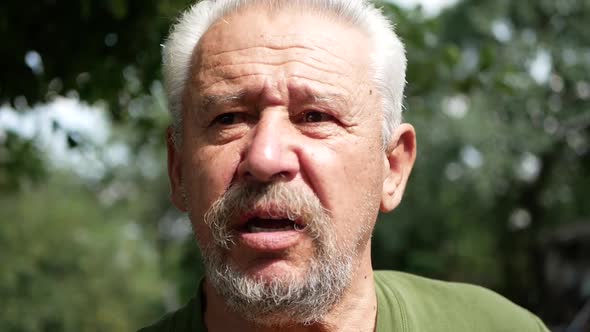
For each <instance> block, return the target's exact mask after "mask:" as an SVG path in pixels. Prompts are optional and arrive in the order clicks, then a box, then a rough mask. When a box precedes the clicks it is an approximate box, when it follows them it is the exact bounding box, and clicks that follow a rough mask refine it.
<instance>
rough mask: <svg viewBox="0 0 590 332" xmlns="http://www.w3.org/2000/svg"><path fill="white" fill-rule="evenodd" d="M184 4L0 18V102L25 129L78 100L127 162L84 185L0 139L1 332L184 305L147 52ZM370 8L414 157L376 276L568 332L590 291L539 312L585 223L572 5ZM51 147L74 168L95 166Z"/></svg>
mask: <svg viewBox="0 0 590 332" xmlns="http://www.w3.org/2000/svg"><path fill="white" fill-rule="evenodd" d="M188 4H189V1H181V0H176V1H174V0H167V1H158V2H152V1H138V0H109V1H90V0H84V1H78V2H75V3H66V2H58V1H55V0H44V1H38V2H35V3H32V4H30V3H24V2H17V1H3V2H2V3H0V36H2V37H3V39H4V40H5V43H8V45H10V48H5V50H3V52H2V64H3V70H2V71H0V101H1V102H8V103H10V105H11V106H12V107H13V108H14V109H15V110H16V112H18V113H20V114H24V113H27V112H33V111H32V110H31V107H32V106H33V105H35V104H37V103H43V102H48V101H51V100H53V99H54V98H55V97H56V96H58V95H68V96H70V97H74V98H75V97H77V96H79V97H80V99H81V100H83V101H85V102H88V103H93V104H95V105H97V106H99V107H103V108H104V109H107V110H108V111H109V115H110V117H109V118H110V119H111V122H112V133H111V137H110V138H109V141H108V145H109V146H112V145H113V144H119V145H124V146H126V147H127V150H126V151H127V153H128V155H129V160H128V161H127V163H126V164H124V165H116V166H112V165H111V166H109V164H108V163H105V166H104V167H103V170H104V173H103V174H101V175H100V177H98V178H97V177H91V178H90V179H89V178H85V177H83V176H80V175H79V174H78V173H76V172H74V171H71V172H70V173H68V172H67V171H64V169H63V168H59V167H56V166H55V165H53V164H52V163H50V162H48V156H47V154H46V152H45V151H43V145H42V144H39V142H38V138H37V137H33V138H31V137H25V136H20V135H19V134H18V132H13V131H8V130H4V132H2V130H3V129H1V128H0V220H2V222H3V225H2V227H1V228H0V262H2V265H1V268H0V269H1V270H0V271H1V273H0V298H1V299H2V301H1V302H2V310H0V330H2V331H87V330H88V331H94V330H97V331H98V330H112V331H119V330H130V329H133V328H136V327H138V326H140V325H142V324H145V323H146V322H149V321H151V320H153V319H155V318H156V317H158V315H159V314H160V313H162V312H163V311H164V310H168V309H171V308H173V307H175V306H177V305H179V304H180V303H182V302H183V301H185V300H186V299H187V298H188V297H189V296H190V295H191V293H192V291H193V290H194V289H195V287H196V284H197V280H198V278H199V275H201V274H202V267H201V266H200V264H199V263H198V251H197V249H196V246H195V245H194V243H193V241H192V238H191V236H190V235H189V234H190V228H189V226H188V225H187V223H186V221H183V220H182V216H180V215H179V214H178V212H176V211H174V210H173V209H172V208H171V206H170V204H169V202H168V199H167V180H166V172H165V151H164V131H165V127H166V124H167V121H168V120H167V115H166V112H165V106H164V105H165V102H164V99H163V95H162V91H161V84H160V83H159V80H160V73H159V69H160V68H159V67H160V65H159V63H160V44H161V43H162V41H163V39H164V38H165V35H166V32H167V29H168V27H169V25H170V23H171V22H172V19H173V17H174V16H175V15H176V13H177V12H178V11H179V10H180V9H183V8H185V7H186V6H187V5H188ZM382 5H383V7H384V10H385V11H386V13H387V14H388V15H389V16H390V17H392V20H393V21H394V22H395V25H396V29H397V32H398V34H399V35H400V36H401V37H402V39H403V40H404V42H405V43H406V45H407V54H408V60H409V67H408V75H407V80H408V88H407V91H406V97H407V98H406V102H405V109H406V112H405V118H406V120H407V121H408V122H410V123H412V124H414V126H415V127H416V129H417V132H418V148H419V153H418V160H417V164H416V167H415V170H414V172H413V175H412V177H411V180H410V183H409V186H408V189H407V192H406V195H405V198H404V202H403V203H402V205H401V207H400V208H398V209H397V210H396V211H394V212H393V213H391V214H389V215H382V216H380V218H379V219H380V220H379V222H378V225H377V230H376V232H375V235H374V238H373V259H374V265H375V267H376V268H380V269H397V270H404V271H409V272H414V273H418V274H422V275H426V276H431V277H438V278H444V279H449V280H458V281H468V282H474V283H478V284H482V285H485V286H488V287H491V288H493V289H495V290H497V291H499V292H501V293H502V294H504V295H505V296H507V297H509V298H510V299H512V300H514V301H516V302H517V303H519V304H521V305H523V306H525V307H527V308H529V309H531V310H533V311H534V312H536V313H539V314H541V316H542V317H543V318H544V319H546V320H548V321H549V322H550V323H552V324H567V322H568V321H571V319H572V318H573V315H574V314H575V312H576V310H578V309H579V308H580V301H581V300H582V299H583V298H584V296H588V294H583V291H582V290H583V289H590V280H587V279H584V280H583V282H584V283H583V285H581V286H580V287H579V288H575V287H574V288H572V289H571V290H570V291H571V293H568V294H572V297H571V298H570V299H569V300H568V301H569V302H557V300H556V299H557V298H558V297H557V294H556V293H555V292H556V290H555V289H556V288H555V287H553V286H552V284H550V283H549V281H548V280H547V278H546V274H547V265H546V262H545V258H546V255H547V250H548V249H547V247H546V245H545V242H544V240H543V239H545V238H547V235H548V234H552V233H553V232H554V231H555V230H556V229H559V228H560V227H563V226H564V225H565V226H567V225H568V224H573V223H577V224H579V223H586V224H587V223H588V217H589V215H590V205H588V204H587V202H588V200H587V197H586V196H587V195H588V188H590V174H589V172H590V153H589V149H590V137H589V136H590V135H589V134H590V129H589V127H590V112H588V108H589V105H590V102H589V101H590V79H589V76H588V73H589V72H590V47H589V46H588V45H590V34H588V33H587V29H588V24H587V22H586V21H587V17H590V3H589V2H588V1H583V0H563V1H548V0H547V1H546V0H538V1H532V2H523V1H509V0H498V1H494V2H484V1H476V0H465V1H462V2H459V3H458V4H457V5H456V6H454V7H452V8H450V9H448V10H446V11H444V12H442V13H441V15H439V16H436V17H426V16H424V14H423V12H422V11H421V10H419V9H418V10H402V9H400V8H397V7H395V6H393V5H390V4H386V3H384V4H382ZM35 54H37V56H38V59H37V58H36V56H35ZM27 58H28V61H29V64H28V65H27V63H26V61H25V59H27ZM35 60H39V61H35ZM0 112H2V111H1V110H0ZM56 130H57V131H59V130H62V129H60V128H56ZM66 134H67V135H66V136H65V137H67V140H68V144H69V146H70V148H71V151H72V153H73V154H74V153H77V152H79V151H86V152H88V151H92V152H93V153H95V154H96V155H98V156H99V162H100V156H104V155H105V150H107V147H101V146H93V145H92V144H91V143H90V142H88V141H85V140H84V138H83V136H79V135H76V133H71V132H67V133H66ZM80 137H82V138H80ZM578 254H580V253H578ZM581 254H582V257H584V255H583V253H581ZM586 254H588V253H586ZM585 257H588V255H586V256H585ZM582 260H584V259H582ZM585 262H587V258H586V261H585ZM575 286H576V287H577V284H576V285H575ZM572 287H573V286H572ZM547 303H551V304H550V305H548V304H547Z"/></svg>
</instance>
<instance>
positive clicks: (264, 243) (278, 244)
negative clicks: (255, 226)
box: [238, 230, 304, 251]
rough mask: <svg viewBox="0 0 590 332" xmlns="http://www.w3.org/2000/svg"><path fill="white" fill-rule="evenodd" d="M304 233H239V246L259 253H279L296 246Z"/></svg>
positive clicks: (290, 231) (291, 231) (293, 231)
mask: <svg viewBox="0 0 590 332" xmlns="http://www.w3.org/2000/svg"><path fill="white" fill-rule="evenodd" d="M303 236H304V233H301V232H297V231H295V230H289V231H281V232H259V233H246V232H241V233H240V235H239V236H238V241H239V243H240V244H242V245H244V246H246V247H248V248H251V249H254V250H259V251H280V250H285V249H288V248H290V247H292V246H294V245H296V244H297V243H298V242H299V241H301V239H302V238H303Z"/></svg>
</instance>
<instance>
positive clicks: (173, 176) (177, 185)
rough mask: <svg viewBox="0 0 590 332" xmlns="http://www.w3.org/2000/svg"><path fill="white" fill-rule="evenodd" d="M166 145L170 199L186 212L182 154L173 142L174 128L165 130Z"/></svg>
mask: <svg viewBox="0 0 590 332" xmlns="http://www.w3.org/2000/svg"><path fill="white" fill-rule="evenodd" d="M166 147H167V149H168V180H169V181H170V200H171V201H172V204H174V206H176V208H177V209H179V210H180V211H183V212H186V211H187V207H186V202H185V199H184V193H183V187H182V163H181V161H182V155H181V150H180V148H179V147H177V146H176V145H175V143H174V130H173V129H172V127H168V129H167V130H166Z"/></svg>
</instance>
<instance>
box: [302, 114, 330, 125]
mask: <svg viewBox="0 0 590 332" xmlns="http://www.w3.org/2000/svg"><path fill="white" fill-rule="evenodd" d="M333 119H334V117H333V116H331V115H330V114H326V113H323V112H320V111H308V112H305V113H304V114H303V121H304V122H307V123H314V122H324V121H331V120H333Z"/></svg>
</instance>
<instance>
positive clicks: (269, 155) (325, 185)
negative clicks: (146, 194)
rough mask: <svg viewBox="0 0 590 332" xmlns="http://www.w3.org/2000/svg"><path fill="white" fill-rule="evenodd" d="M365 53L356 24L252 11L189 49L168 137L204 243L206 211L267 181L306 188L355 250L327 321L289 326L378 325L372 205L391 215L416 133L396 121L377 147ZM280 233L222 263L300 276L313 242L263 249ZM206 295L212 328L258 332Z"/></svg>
mask: <svg viewBox="0 0 590 332" xmlns="http://www.w3.org/2000/svg"><path fill="white" fill-rule="evenodd" d="M369 52H370V41H369V39H368V38H367V36H366V35H365V34H364V33H363V32H362V31H359V30H358V29H356V28H354V27H352V26H349V25H347V24H345V23H341V22H338V21H335V20H332V19H326V18H325V17H323V18H321V17H318V16H315V15H311V14H309V13H306V14H302V13H297V12H294V11H281V12H278V13H277V12H274V13H266V12H264V11H262V10H261V9H258V10H256V9H248V10H243V11H241V12H239V13H237V14H233V15H231V16H228V17H225V18H223V19H222V20H219V21H217V22H216V23H215V24H214V25H213V26H212V27H211V28H210V29H209V30H208V32H207V33H206V34H205V35H204V36H203V38H202V39H201V41H200V43H199V44H198V45H197V47H196V49H195V52H194V55H193V66H192V68H193V69H192V72H191V75H190V79H189V82H188V88H187V90H186V91H185V95H184V100H183V106H184V112H183V116H184V122H183V134H182V140H183V141H182V145H181V146H180V147H174V146H173V145H172V143H171V142H169V175H170V181H171V187H172V201H173V202H174V204H175V205H176V206H177V207H178V208H179V209H181V210H183V211H188V212H189V215H190V219H191V222H192V224H193V227H194V230H195V233H196V236H197V240H198V243H199V246H200V247H201V248H207V247H208V246H210V245H211V243H212V237H211V230H210V229H209V227H208V225H206V224H205V223H204V222H203V215H204V214H205V213H206V211H207V209H208V208H209V207H210V206H211V205H212V204H213V202H214V201H215V200H217V199H218V198H219V197H220V196H221V195H222V194H223V193H224V192H225V191H226V190H227V188H228V187H229V186H230V185H231V184H232V183H237V182H273V181H284V182H286V183H288V184H289V185H290V186H293V187H294V188H295V187H306V188H308V189H310V190H311V191H312V192H313V193H314V194H315V195H316V196H317V197H318V198H319V200H320V202H321V204H322V205H323V207H324V208H325V209H326V210H327V211H328V213H329V215H330V218H331V221H332V223H333V224H332V226H333V227H332V229H333V230H334V233H335V234H333V237H334V238H335V239H336V243H337V244H339V245H340V246H343V247H344V246H353V247H354V252H355V269H354V272H353V274H354V275H353V278H352V279H353V280H352V283H351V285H350V287H349V289H348V290H347V293H346V294H345V296H344V298H343V300H342V302H343V303H341V305H339V306H337V307H336V308H334V310H333V311H332V312H331V313H330V315H329V317H326V318H325V322H324V324H318V325H317V326H313V325H312V326H291V327H289V328H291V329H293V330H297V329H300V328H301V329H312V330H313V329H320V330H321V329H328V330H329V329H336V330H339V331H342V330H346V329H351V330H354V331H359V330H372V329H373V327H374V322H375V312H376V311H375V310H376V300H375V294H374V288H373V284H372V283H373V281H372V268H371V263H370V234H371V231H372V230H373V227H374V223H375V221H376V218H377V213H378V211H379V209H380V208H381V210H382V211H390V210H392V209H393V208H395V206H397V204H398V203H399V201H400V200H401V196H402V194H403V190H404V187H405V184H406V181H407V178H408V176H409V173H410V170H411V167H412V164H413V161H414V158H415V134H414V131H413V128H412V127H411V126H410V125H407V124H402V125H400V126H399V127H398V128H397V129H396V130H395V132H394V134H393V137H391V139H390V144H389V146H386V147H383V146H382V139H381V122H382V114H381V101H380V97H379V95H378V93H377V92H376V89H375V86H374V84H373V82H372V81H371V75H372V73H371V69H370V58H369ZM170 136H171V135H169V137H170ZM236 222H237V221H236ZM283 240H285V239H284V238H281V237H259V238H254V239H253V240H252V241H253V242H251V241H250V242H249V241H242V240H240V238H238V240H237V241H236V243H235V245H233V246H232V247H231V248H230V249H229V250H228V251H227V253H226V257H225V259H226V260H227V261H228V262H229V263H230V264H232V265H233V266H234V267H235V268H236V269H238V270H240V271H242V272H243V273H245V274H247V275H251V276H252V277H255V278H260V279H262V280H265V279H268V280H271V279H276V278H281V276H288V275H295V276H297V277H299V278H305V273H306V271H307V270H308V265H309V261H310V259H313V258H314V257H313V255H314V247H313V241H312V239H311V238H310V237H309V236H307V235H306V233H304V232H303V233H298V234H297V235H293V236H292V237H290V238H288V239H286V240H285V241H287V242H286V243H289V245H288V246H287V247H286V248H284V249H281V250H279V251H277V250H268V251H266V250H262V249H261V248H264V247H265V246H266V245H270V247H272V244H273V243H274V242H273V241H283ZM205 291H206V296H207V309H206V310H207V311H206V315H205V320H206V323H207V325H208V328H209V329H210V330H212V331H213V330H215V329H220V330H223V329H227V330H231V326H234V327H238V326H239V327H240V330H242V331H245V330H248V328H249V327H251V328H255V327H254V326H251V325H249V324H248V322H242V321H241V320H240V317H233V316H231V315H230V316H229V317H228V315H227V313H224V309H223V307H224V303H223V299H219V298H217V295H216V293H215V292H214V291H213V290H211V289H210V287H208V286H207V285H206V287H205ZM217 316H219V317H224V318H223V319H215V317H217ZM367 317H373V319H372V320H371V319H367ZM232 324H233V325H232ZM282 330H285V328H283V329H282Z"/></svg>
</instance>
